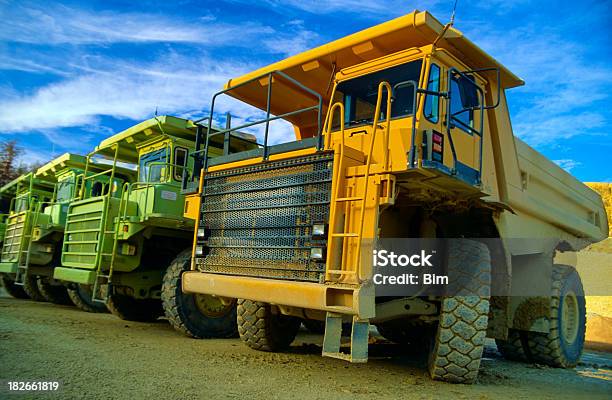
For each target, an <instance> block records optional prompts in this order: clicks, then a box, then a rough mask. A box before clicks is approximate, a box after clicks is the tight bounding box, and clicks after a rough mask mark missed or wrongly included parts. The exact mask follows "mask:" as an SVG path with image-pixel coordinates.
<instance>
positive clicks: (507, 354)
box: [495, 329, 527, 361]
mask: <svg viewBox="0 0 612 400" xmlns="http://www.w3.org/2000/svg"><path fill="white" fill-rule="evenodd" d="M522 334H525V335H526V334H527V332H520V331H518V330H515V329H509V330H508V339H507V340H501V339H495V344H496V345H497V350H498V351H499V353H500V354H501V355H502V356H503V357H504V358H505V359H506V360H510V361H527V356H526V354H525V350H524V349H523V342H522V340H521V335H522Z"/></svg>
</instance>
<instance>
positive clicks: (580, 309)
mask: <svg viewBox="0 0 612 400" xmlns="http://www.w3.org/2000/svg"><path fill="white" fill-rule="evenodd" d="M550 313H551V315H550V317H549V321H550V332H548V333H539V332H529V334H528V338H529V340H528V341H527V342H528V347H529V349H528V356H529V357H530V358H531V359H532V360H533V361H534V362H537V363H541V364H546V365H550V366H552V367H561V368H573V367H575V366H576V364H578V361H579V360H580V356H581V355H582V349H583V346H584V335H585V332H586V305H585V300H584V289H583V287H582V281H581V280H580V276H579V275H578V272H576V270H575V269H574V268H572V267H570V266H568V265H554V266H553V277H552V297H551V305H550Z"/></svg>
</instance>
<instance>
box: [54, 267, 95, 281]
mask: <svg viewBox="0 0 612 400" xmlns="http://www.w3.org/2000/svg"><path fill="white" fill-rule="evenodd" d="M53 278H54V279H57V280H58V281H66V282H74V283H81V284H83V285H91V284H93V283H94V281H95V280H96V271H94V270H90V269H77V268H66V267H56V268H55V269H54V270H53Z"/></svg>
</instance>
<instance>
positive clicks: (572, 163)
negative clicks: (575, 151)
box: [553, 158, 582, 172]
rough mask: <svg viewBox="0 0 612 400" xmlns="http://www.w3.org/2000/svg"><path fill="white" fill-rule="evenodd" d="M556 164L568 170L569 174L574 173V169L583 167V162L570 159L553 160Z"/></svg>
mask: <svg viewBox="0 0 612 400" xmlns="http://www.w3.org/2000/svg"><path fill="white" fill-rule="evenodd" d="M553 162H554V163H555V164H557V165H558V166H560V167H561V168H563V169H564V170H566V171H567V172H572V169H574V168H576V167H578V166H580V165H582V163H581V162H579V161H576V160H572V159H569V158H565V159H561V160H553Z"/></svg>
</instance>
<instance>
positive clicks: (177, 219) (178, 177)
mask: <svg viewBox="0 0 612 400" xmlns="http://www.w3.org/2000/svg"><path fill="white" fill-rule="evenodd" d="M199 130H201V127H198V125H196V124H194V123H193V122H192V121H189V120H185V119H181V118H176V117H171V116H160V117H155V118H152V119H149V120H147V121H144V122H141V123H139V124H137V125H135V126H133V127H131V128H128V129H126V130H125V131H123V132H120V133H118V134H116V135H114V136H112V137H110V138H108V139H106V140H104V141H102V142H101V143H100V144H99V145H98V146H97V147H96V148H95V150H94V151H93V152H91V153H90V154H89V155H88V157H87V160H88V165H89V164H90V163H91V160H93V159H95V158H96V157H98V158H100V157H103V158H106V159H107V160H108V163H109V165H108V167H107V168H106V169H105V170H103V171H101V172H98V173H96V174H92V175H87V176H86V177H85V178H84V179H83V181H82V183H81V188H80V194H79V198H78V200H76V201H73V202H71V203H70V205H69V206H68V210H67V217H66V229H65V231H64V242H63V248H62V253H61V264H62V266H61V267H58V268H55V272H54V278H55V279H57V280H61V281H63V282H72V283H73V284H77V285H79V286H90V287H91V288H92V290H91V295H92V301H94V302H97V303H101V304H106V305H107V307H108V309H109V310H110V311H111V313H113V314H114V315H116V316H118V317H120V318H122V319H126V320H135V321H149V320H154V319H156V318H158V317H159V316H161V315H162V314H163V309H162V303H161V300H160V297H161V288H162V280H163V277H164V274H165V272H166V270H167V268H168V266H169V265H170V264H171V262H172V260H174V259H175V258H176V257H177V256H178V255H179V254H180V253H181V252H183V251H184V249H191V243H192V238H193V229H194V221H193V220H192V219H190V218H187V217H185V216H184V204H185V203H184V195H183V193H182V187H181V183H182V180H183V176H184V175H189V174H191V171H192V170H193V163H194V160H193V158H192V157H190V154H191V152H192V150H193V148H194V147H195V139H196V132H197V131H199ZM235 143H237V142H235ZM241 143H243V144H242V145H241V144H236V146H238V147H239V148H241V149H243V148H244V147H245V145H244V143H246V144H248V143H249V142H247V141H243V142H241ZM220 147H221V148H222V147H223V142H221V143H220ZM119 165H124V166H126V165H128V166H133V167H134V168H135V169H136V170H137V179H132V180H129V181H126V182H124V183H123V184H122V185H115V184H114V185H113V186H112V187H110V188H106V189H104V190H102V191H101V192H99V193H95V192H91V191H90V192H88V191H86V190H83V186H84V185H86V184H87V182H89V180H91V179H95V177H96V176H100V175H107V176H109V177H110V178H111V180H112V181H114V180H115V177H116V176H117V173H118V172H117V168H118V166H119ZM87 170H88V167H86V171H87Z"/></svg>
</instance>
